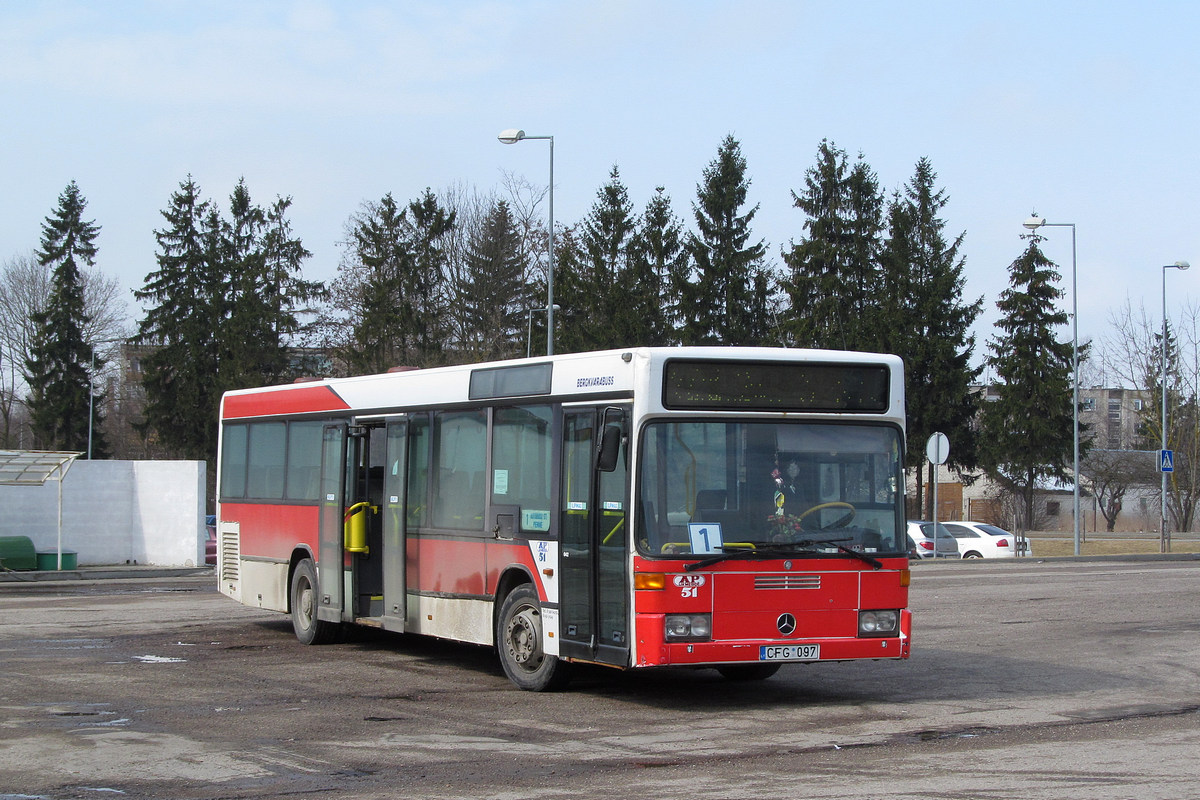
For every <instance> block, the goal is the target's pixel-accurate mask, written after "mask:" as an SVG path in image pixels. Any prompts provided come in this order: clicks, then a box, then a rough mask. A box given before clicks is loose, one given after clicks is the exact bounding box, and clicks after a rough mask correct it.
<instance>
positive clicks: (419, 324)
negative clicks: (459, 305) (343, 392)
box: [326, 189, 455, 375]
mask: <svg viewBox="0 0 1200 800" xmlns="http://www.w3.org/2000/svg"><path fill="white" fill-rule="evenodd" d="M454 226H455V213H454V212H453V211H448V210H446V209H445V208H443V207H442V206H441V204H440V203H439V202H438V200H437V197H436V196H435V195H434V194H433V192H432V191H430V190H429V189H426V190H425V193H424V194H423V195H422V196H421V197H420V198H419V199H418V200H414V201H413V202H411V203H409V204H408V206H406V207H402V206H401V205H400V204H399V203H397V202H396V200H395V198H393V197H392V195H391V193H388V194H387V195H385V196H384V197H383V198H382V199H381V200H379V202H376V203H366V204H364V206H363V209H362V211H360V212H359V213H358V214H356V215H355V216H353V217H351V219H350V221H349V223H348V224H347V245H346V252H345V255H344V257H343V260H342V265H341V270H340V273H341V274H340V275H339V277H338V279H337V280H336V281H335V282H334V285H333V305H334V306H335V308H336V310H337V311H338V312H340V314H341V315H342V319H341V320H337V321H334V322H327V323H326V325H327V326H329V327H331V328H332V329H333V330H335V331H337V330H345V331H348V333H346V334H343V335H342V336H340V337H337V336H335V337H334V338H335V339H338V341H337V342H336V344H335V347H336V349H338V350H339V351H340V354H341V357H342V359H343V360H344V361H345V363H346V364H347V367H348V369H349V370H350V372H351V374H359V375H361V374H369V373H375V372H383V371H385V370H387V369H389V368H391V367H395V366H415V367H429V366H436V365H438V364H442V363H445V359H446V355H445V353H444V349H445V344H446V340H447V339H448V338H449V336H450V324H449V318H448V298H447V278H448V267H447V264H448V259H449V255H448V252H447V248H448V245H449V234H450V233H451V231H452V230H453V229H454Z"/></svg>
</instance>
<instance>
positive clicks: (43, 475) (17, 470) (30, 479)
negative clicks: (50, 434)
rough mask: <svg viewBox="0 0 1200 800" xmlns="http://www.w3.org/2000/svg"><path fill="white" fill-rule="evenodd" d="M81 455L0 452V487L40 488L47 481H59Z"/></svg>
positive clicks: (55, 452) (29, 451)
mask: <svg viewBox="0 0 1200 800" xmlns="http://www.w3.org/2000/svg"><path fill="white" fill-rule="evenodd" d="M81 455H83V453H72V452H59V451H54V450H0V485H5V486H41V485H42V484H44V483H45V482H46V481H48V480H59V481H61V480H62V479H63V478H65V477H66V476H67V470H69V469H70V468H71V464H72V463H73V462H74V461H75V459H77V458H79V456H81ZM55 473H57V477H55Z"/></svg>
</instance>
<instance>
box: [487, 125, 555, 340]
mask: <svg viewBox="0 0 1200 800" xmlns="http://www.w3.org/2000/svg"><path fill="white" fill-rule="evenodd" d="M497 138H498V139H499V140H500V141H502V142H504V143H505V144H516V143H517V142H519V141H521V140H522V139H546V140H548V141H549V142H550V244H549V248H548V251H549V259H550V261H549V263H548V264H547V265H546V355H548V356H552V355H554V309H555V305H554V137H553V136H527V135H526V134H525V131H522V130H518V129H517V128H509V129H508V130H506V131H501V132H500V135H499V136H498V137H497Z"/></svg>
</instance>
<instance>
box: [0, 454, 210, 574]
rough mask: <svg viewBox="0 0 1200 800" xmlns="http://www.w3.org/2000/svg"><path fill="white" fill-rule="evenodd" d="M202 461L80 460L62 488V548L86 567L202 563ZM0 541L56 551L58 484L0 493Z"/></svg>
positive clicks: (4, 489)
mask: <svg viewBox="0 0 1200 800" xmlns="http://www.w3.org/2000/svg"><path fill="white" fill-rule="evenodd" d="M204 492H205V462H203V461H76V462H75V463H74V464H73V465H72V466H71V469H70V471H68V472H67V477H66V479H65V480H64V481H63V482H62V547H63V549H64V550H74V551H76V552H77V553H78V557H77V559H78V563H79V565H80V566H84V565H88V564H126V563H134V562H136V563H138V564H156V565H159V566H186V567H190V566H195V565H198V564H203V563H204V538H205V529H204V507H205V503H204ZM0 536H28V537H29V538H31V539H32V540H33V544H34V547H36V548H37V550H38V551H39V552H41V551H53V550H55V549H56V548H57V545H58V481H47V482H46V483H45V485H43V486H0Z"/></svg>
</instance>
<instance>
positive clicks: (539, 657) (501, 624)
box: [496, 583, 570, 692]
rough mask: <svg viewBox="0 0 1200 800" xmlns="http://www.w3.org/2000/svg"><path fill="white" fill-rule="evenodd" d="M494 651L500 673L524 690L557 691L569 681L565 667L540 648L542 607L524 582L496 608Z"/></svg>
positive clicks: (531, 589)
mask: <svg viewBox="0 0 1200 800" xmlns="http://www.w3.org/2000/svg"><path fill="white" fill-rule="evenodd" d="M496 650H497V652H498V653H499V654H500V665H501V666H502V667H504V674H505V675H507V676H508V678H509V680H511V681H512V682H513V683H515V684H516V685H517V686H518V687H520V688H521V689H524V690H526V691H529V692H545V691H551V690H554V689H561V688H562V687H563V686H566V684H567V681H568V680H569V678H570V676H569V674H568V671H569V665H568V664H567V663H566V662H565V661H561V660H559V658H558V657H557V656H552V655H549V654H547V653H546V652H545V651H544V650H543V649H542V606H541V604H540V603H539V602H538V597H537V592H536V591H535V590H534V588H533V586H531V585H530V584H528V583H523V584H521V585H520V586H518V587H517V588H515V589H513V590H512V591H511V592H510V593H509V594H508V596H507V597H505V598H504V602H503V603H502V604H501V605H500V613H499V615H498V616H497V617H496Z"/></svg>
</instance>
